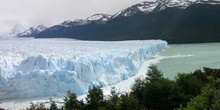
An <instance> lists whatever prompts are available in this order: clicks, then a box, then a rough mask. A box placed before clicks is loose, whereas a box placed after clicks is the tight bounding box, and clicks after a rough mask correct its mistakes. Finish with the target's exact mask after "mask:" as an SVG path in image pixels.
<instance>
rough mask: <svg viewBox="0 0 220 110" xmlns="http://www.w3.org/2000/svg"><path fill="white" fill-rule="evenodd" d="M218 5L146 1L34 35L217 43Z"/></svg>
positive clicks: (212, 0) (206, 0) (213, 1)
mask: <svg viewBox="0 0 220 110" xmlns="http://www.w3.org/2000/svg"><path fill="white" fill-rule="evenodd" d="M219 4H220V1H219V0H197V1H192V0H156V1H145V2H142V3H139V4H135V5H133V6H131V7H128V8H126V9H124V10H122V11H120V12H118V13H116V14H114V15H111V16H110V15H105V14H95V15H93V16H91V17H88V18H87V19H80V20H75V21H65V22H63V23H61V24H58V25H55V26H52V27H50V28H47V29H46V30H44V31H42V32H41V33H39V34H38V35H37V36H36V38H74V39H81V40H131V39H132V40H136V39H162V40H166V41H168V42H169V43H195V42H216V41H220V37H219V36H220V32H219V31H218V30H219V29H220V23H219V22H220V15H219V12H220V5H219ZM90 18H92V19H90Z"/></svg>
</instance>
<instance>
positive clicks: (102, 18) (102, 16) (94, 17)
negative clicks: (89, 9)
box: [86, 13, 111, 22]
mask: <svg viewBox="0 0 220 110" xmlns="http://www.w3.org/2000/svg"><path fill="white" fill-rule="evenodd" d="M110 17H111V15H108V14H102V13H100V14H94V15H92V16H90V17H88V18H87V19H86V20H89V21H103V22H105V21H108V20H109V18H110Z"/></svg>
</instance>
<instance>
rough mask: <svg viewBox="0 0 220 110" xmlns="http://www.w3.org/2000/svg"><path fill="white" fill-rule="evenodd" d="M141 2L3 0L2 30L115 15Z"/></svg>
mask: <svg viewBox="0 0 220 110" xmlns="http://www.w3.org/2000/svg"><path fill="white" fill-rule="evenodd" d="M142 1H147V0H0V33H2V32H6V31H9V30H11V28H12V27H14V26H16V27H20V28H27V27H30V26H36V25H38V24H44V25H46V26H51V25H54V24H58V23H61V22H63V21H65V20H75V19H81V18H82V19H84V18H87V17H88V16H91V15H93V14H96V13H106V14H115V13H116V12H118V11H120V10H122V9H124V8H127V7H128V6H131V5H133V4H136V3H139V2H142ZM148 1H152V0H148Z"/></svg>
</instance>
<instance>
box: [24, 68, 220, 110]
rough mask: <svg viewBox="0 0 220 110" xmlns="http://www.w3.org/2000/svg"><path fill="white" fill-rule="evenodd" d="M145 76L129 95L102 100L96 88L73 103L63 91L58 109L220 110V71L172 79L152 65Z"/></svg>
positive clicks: (36, 107)
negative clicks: (83, 98)
mask: <svg viewBox="0 0 220 110" xmlns="http://www.w3.org/2000/svg"><path fill="white" fill-rule="evenodd" d="M147 75H148V77H146V78H142V79H137V80H136V83H135V84H134V85H133V86H132V91H131V92H130V93H117V92H116V90H115V88H112V90H111V95H110V96H109V97H107V98H106V97H105V98H104V95H103V91H102V89H101V88H100V87H93V89H91V90H89V92H88V95H87V97H86V100H85V101H83V100H81V101H79V100H77V97H76V94H74V93H72V92H67V94H66V96H65V97H64V106H63V108H60V109H62V110H220V69H211V68H203V70H196V71H195V72H193V73H185V74H178V75H177V76H176V78H175V80H170V79H168V78H164V77H163V75H162V73H161V71H159V70H158V69H157V67H156V66H151V67H150V68H149V71H148V73H147ZM27 110H58V107H57V105H56V103H55V101H52V100H51V101H50V108H49V109H47V108H46V107H45V106H44V104H33V103H32V104H31V106H30V108H28V109H27Z"/></svg>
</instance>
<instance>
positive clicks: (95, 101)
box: [86, 86, 104, 110]
mask: <svg viewBox="0 0 220 110" xmlns="http://www.w3.org/2000/svg"><path fill="white" fill-rule="evenodd" d="M86 101H87V104H88V106H87V107H88V108H87V109H91V110H97V109H98V108H99V107H101V106H103V103H104V95H103V92H102V89H101V88H100V87H96V86H94V87H93V88H92V89H91V90H89V93H88V95H87V97H86Z"/></svg>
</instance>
